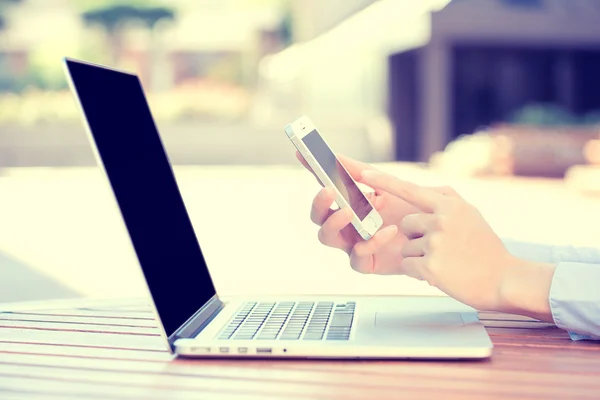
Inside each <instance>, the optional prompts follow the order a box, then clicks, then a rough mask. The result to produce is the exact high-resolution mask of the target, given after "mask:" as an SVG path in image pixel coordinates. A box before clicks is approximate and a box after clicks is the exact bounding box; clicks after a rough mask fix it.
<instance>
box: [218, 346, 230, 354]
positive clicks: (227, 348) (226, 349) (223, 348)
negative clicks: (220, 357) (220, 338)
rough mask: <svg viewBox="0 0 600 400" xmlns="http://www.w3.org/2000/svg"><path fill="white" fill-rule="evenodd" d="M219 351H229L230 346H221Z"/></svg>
mask: <svg viewBox="0 0 600 400" xmlns="http://www.w3.org/2000/svg"><path fill="white" fill-rule="evenodd" d="M219 351H220V352H221V353H229V347H221V348H219Z"/></svg>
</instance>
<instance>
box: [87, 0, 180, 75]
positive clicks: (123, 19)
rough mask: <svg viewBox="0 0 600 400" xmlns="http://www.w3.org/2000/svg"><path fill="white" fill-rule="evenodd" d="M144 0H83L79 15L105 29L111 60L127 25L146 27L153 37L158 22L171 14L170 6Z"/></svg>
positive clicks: (118, 50)
mask: <svg viewBox="0 0 600 400" xmlns="http://www.w3.org/2000/svg"><path fill="white" fill-rule="evenodd" d="M148 3H149V2H147V1H145V2H143V1H136V0H129V1H125V0H121V1H116V0H113V1H107V0H104V1H87V2H85V3H84V4H85V5H84V7H83V10H82V13H81V16H82V18H83V20H84V22H85V23H86V24H87V25H89V26H99V27H101V28H102V30H103V31H104V32H105V34H106V37H107V41H108V44H109V46H110V52H111V59H112V60H111V61H112V62H113V63H114V64H117V63H118V62H119V60H120V57H121V54H122V52H123V33H124V29H125V28H126V27H127V25H129V24H131V23H136V22H137V23H141V24H142V25H144V26H145V27H147V28H148V30H149V31H150V33H151V35H152V37H153V36H154V31H155V29H156V26H157V24H158V23H159V22H161V21H167V20H173V19H174V18H175V11H174V9H172V8H169V7H165V6H160V5H153V4H148ZM80 4H81V3H80Z"/></svg>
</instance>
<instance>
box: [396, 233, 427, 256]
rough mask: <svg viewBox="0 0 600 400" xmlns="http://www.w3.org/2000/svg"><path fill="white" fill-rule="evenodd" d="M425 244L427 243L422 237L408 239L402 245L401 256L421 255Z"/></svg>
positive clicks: (423, 252) (423, 253)
mask: <svg viewBox="0 0 600 400" xmlns="http://www.w3.org/2000/svg"><path fill="white" fill-rule="evenodd" d="M426 245H427V243H426V240H425V238H424V237H420V238H418V239H413V240H409V241H408V242H406V243H404V246H402V257H404V258H408V257H422V256H424V255H425V253H426V252H425V250H426Z"/></svg>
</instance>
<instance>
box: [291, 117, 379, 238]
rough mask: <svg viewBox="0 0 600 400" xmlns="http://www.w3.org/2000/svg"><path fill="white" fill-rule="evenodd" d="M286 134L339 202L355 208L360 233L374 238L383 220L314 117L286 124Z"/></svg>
mask: <svg viewBox="0 0 600 400" xmlns="http://www.w3.org/2000/svg"><path fill="white" fill-rule="evenodd" d="M285 133H286V134H287V136H288V137H289V138H290V140H291V141H292V143H293V144H294V146H296V149H298V151H299V152H300V154H302V156H303V157H304V159H305V160H306V162H307V163H308V165H309V166H310V167H311V168H312V170H313V171H314V173H315V174H316V175H317V177H318V178H319V180H320V181H321V184H322V185H324V186H327V187H330V188H332V189H333V190H334V191H335V194H336V196H335V202H336V203H337V205H338V206H339V207H340V208H350V209H351V210H352V213H353V216H352V225H353V226H354V228H355V229H356V231H357V232H358V233H359V235H360V236H361V237H362V238H363V239H365V240H367V239H369V238H371V237H372V236H373V235H374V234H375V232H377V230H378V229H379V228H381V225H382V224H383V219H382V218H381V216H380V215H379V213H378V212H377V210H375V207H373V205H372V204H371V202H370V201H369V199H368V198H367V196H365V194H364V193H363V192H362V191H361V190H360V188H359V187H358V185H357V184H356V182H355V181H354V179H352V177H351V176H350V174H349V173H348V171H347V170H346V168H344V166H343V165H342V163H340V162H339V160H338V158H337V157H336V156H335V153H334V152H333V151H332V150H331V148H330V147H329V145H328V144H327V142H326V141H325V139H323V137H322V136H321V134H320V133H319V131H317V128H315V126H314V124H313V123H312V121H311V120H310V118H308V117H306V116H302V117H300V118H298V119H297V120H296V121H294V122H292V123H291V124H289V125H287V126H286V127H285Z"/></svg>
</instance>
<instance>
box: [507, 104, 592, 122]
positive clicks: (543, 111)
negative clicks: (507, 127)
mask: <svg viewBox="0 0 600 400" xmlns="http://www.w3.org/2000/svg"><path fill="white" fill-rule="evenodd" d="M510 122H513V123H515V124H522V125H536V126H547V127H557V126H576V125H600V110H598V111H593V112H590V113H588V114H586V115H584V116H577V115H575V114H573V113H571V112H570V111H569V110H567V109H565V108H563V107H560V106H558V105H556V104H531V105H528V106H525V107H524V108H522V109H521V110H519V111H518V112H516V113H515V115H514V116H513V117H512V118H511V120H510Z"/></svg>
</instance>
